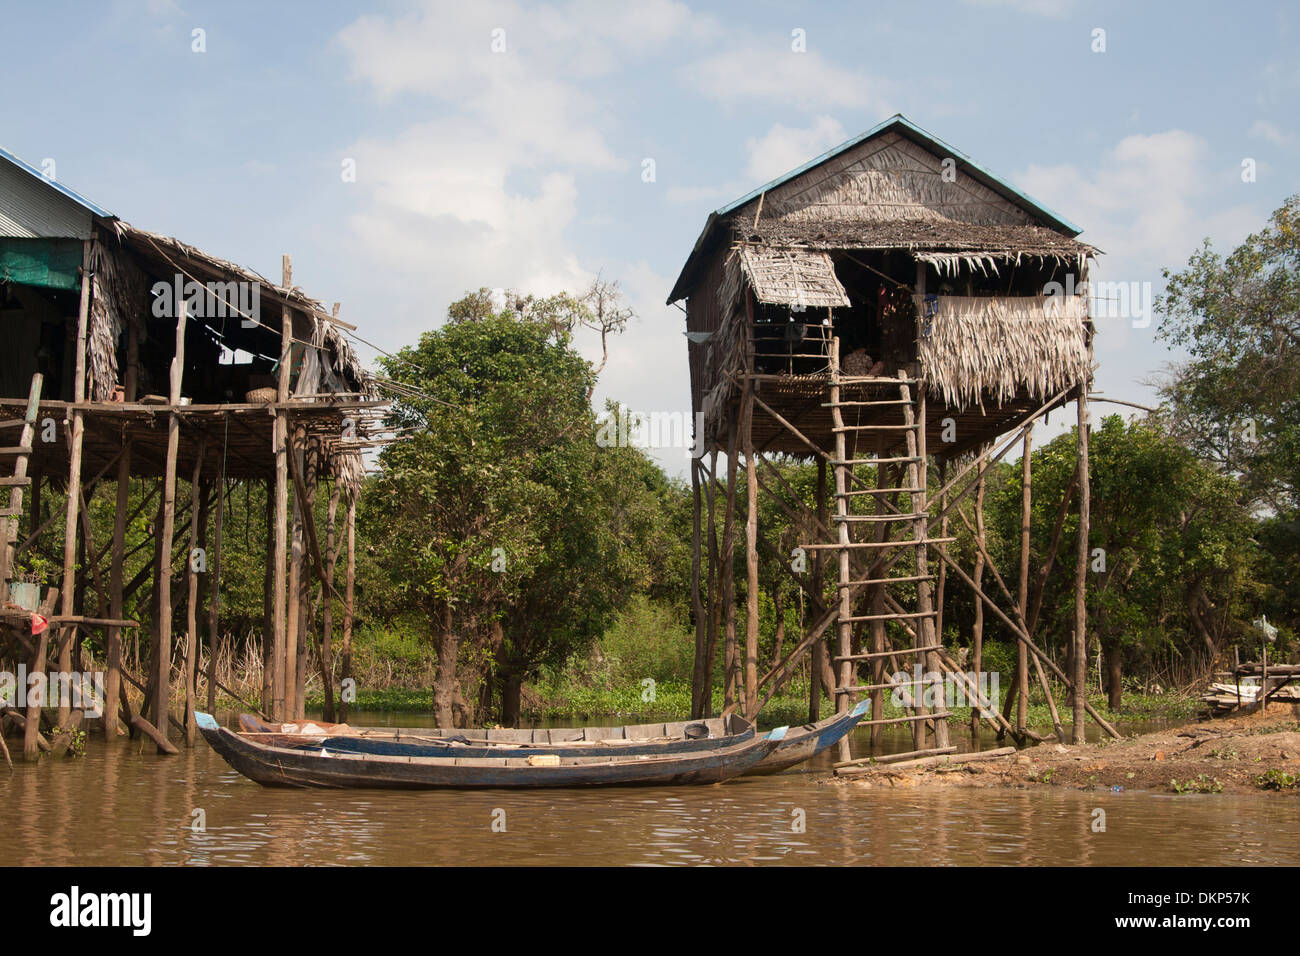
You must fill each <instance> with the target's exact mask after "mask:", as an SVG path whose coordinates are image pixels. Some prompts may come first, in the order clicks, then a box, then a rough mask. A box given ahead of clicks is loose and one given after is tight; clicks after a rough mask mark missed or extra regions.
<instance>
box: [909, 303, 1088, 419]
mask: <svg viewBox="0 0 1300 956" xmlns="http://www.w3.org/2000/svg"><path fill="white" fill-rule="evenodd" d="M926 299H927V297H926V296H922V295H917V296H913V301H914V302H915V304H916V308H917V310H918V314H920V315H921V316H922V319H921V336H920V339H919V341H918V352H919V354H918V358H919V359H920V363H921V370H922V376H923V377H924V378H925V380H926V381H927V382H928V385H929V389H930V392H931V393H932V394H934V395H936V396H937V397H939V398H941V399H942V400H943V401H944V402H945V403H947V404H948V405H951V406H953V407H955V408H966V407H968V406H970V405H976V404H978V405H980V406H981V407H983V403H984V401H986V400H988V401H992V402H993V403H994V404H1001V403H1003V402H1007V401H1010V400H1012V399H1013V398H1015V397H1016V395H1017V393H1018V392H1020V391H1022V390H1025V389H1027V390H1028V392H1029V394H1030V395H1032V396H1033V397H1035V398H1038V399H1041V400H1046V399H1047V398H1050V397H1051V396H1052V395H1054V394H1056V393H1057V392H1059V391H1061V390H1062V389H1064V388H1066V387H1068V386H1070V385H1075V384H1078V383H1080V382H1083V381H1086V380H1087V378H1088V374H1089V355H1088V342H1087V322H1088V313H1087V303H1086V300H1085V299H1084V297H1083V296H1073V295H1055V296H1043V297H1032V298H1031V297H1003V296H999V297H992V296H932V297H929V300H930V301H929V305H930V310H931V312H932V313H933V314H931V315H926V313H925V309H926V305H927V302H926Z"/></svg>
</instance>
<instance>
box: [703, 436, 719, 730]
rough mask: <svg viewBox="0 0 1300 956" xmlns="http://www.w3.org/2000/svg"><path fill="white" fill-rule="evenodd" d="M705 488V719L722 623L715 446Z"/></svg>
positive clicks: (710, 699)
mask: <svg viewBox="0 0 1300 956" xmlns="http://www.w3.org/2000/svg"><path fill="white" fill-rule="evenodd" d="M708 479H709V480H708V482H707V483H706V484H705V491H704V502H705V504H706V505H707V507H708V510H709V517H708V529H707V534H708V541H707V542H706V543H707V546H708V549H709V585H708V595H707V597H708V602H709V606H708V608H707V610H706V612H705V613H706V615H707V617H708V634H707V636H706V639H705V640H706V643H705V648H704V712H705V713H704V715H705V716H708V715H711V714H712V713H713V666H714V663H715V662H716V661H717V658H718V628H719V627H720V626H721V623H722V620H721V619H722V615H721V614H720V613H719V607H718V600H719V582H718V572H719V568H720V566H721V561H720V560H719V558H718V525H717V521H716V519H715V515H714V505H715V504H716V502H717V487H718V449H717V446H716V445H715V446H714V447H713V449H712V450H711V451H710V452H709V476H708Z"/></svg>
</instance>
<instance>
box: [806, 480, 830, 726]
mask: <svg viewBox="0 0 1300 956" xmlns="http://www.w3.org/2000/svg"><path fill="white" fill-rule="evenodd" d="M817 520H818V522H820V524H821V526H822V527H825V526H826V522H827V521H828V520H829V514H828V510H827V505H826V459H825V458H818V459H817ZM825 567H826V558H825V552H824V551H822V550H821V549H820V548H819V549H818V550H816V551H814V552H813V560H812V583H813V586H814V588H815V591H814V600H813V602H812V613H813V616H814V617H820V616H821V614H822V611H823V610H825V608H824V607H823V606H822V604H821V602H820V601H819V600H817V599H816V597H815V595H820V594H821V591H822V577H823V575H824V573H825ZM826 664H827V661H826V642H825V641H824V640H822V639H821V638H818V639H817V640H815V641H813V646H812V659H811V660H810V661H809V667H808V722H809V723H810V724H815V723H817V721H819V720H821V707H822V668H823V667H824V666H826ZM827 690H828V691H829V692H831V693H834V692H835V689H834V688H833V687H828V688H827Z"/></svg>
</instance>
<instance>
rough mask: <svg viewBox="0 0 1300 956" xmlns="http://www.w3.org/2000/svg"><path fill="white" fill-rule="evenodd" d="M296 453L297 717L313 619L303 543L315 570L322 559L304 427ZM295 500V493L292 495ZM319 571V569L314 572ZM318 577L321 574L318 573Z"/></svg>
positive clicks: (303, 702) (311, 454)
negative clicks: (299, 487)
mask: <svg viewBox="0 0 1300 956" xmlns="http://www.w3.org/2000/svg"><path fill="white" fill-rule="evenodd" d="M299 454H300V455H301V458H299V461H301V462H302V463H303V464H304V469H303V470H299V471H298V474H299V475H301V476H304V478H303V480H302V485H303V488H302V490H303V494H302V500H301V503H300V504H299V505H298V507H297V508H296V509H295V514H296V516H297V518H298V523H297V525H298V526H297V540H296V542H295V543H296V544H297V546H298V636H297V640H296V641H295V651H296V657H295V658H294V681H295V683H294V690H293V701H294V709H293V719H294V720H301V719H302V718H303V717H304V716H306V714H305V712H304V709H305V708H306V706H307V644H308V637H309V635H310V634H311V628H312V625H313V623H314V621H313V619H312V618H313V615H312V604H311V574H310V573H309V572H308V569H307V544H308V543H309V541H310V543H311V546H312V553H313V555H314V557H315V559H316V561H317V564H318V567H319V571H320V572H323V571H324V562H323V561H321V560H320V544H319V542H318V541H317V539H316V530H315V528H316V525H315V521H316V517H315V516H316V451H315V449H314V448H308V446H307V429H306V427H305V426H299ZM294 497H295V500H296V499H297V497H298V496H297V495H295V496H294ZM318 573H319V572H318ZM320 577H321V578H322V580H323V579H324V574H323V573H320Z"/></svg>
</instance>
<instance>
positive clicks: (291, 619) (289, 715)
mask: <svg viewBox="0 0 1300 956" xmlns="http://www.w3.org/2000/svg"><path fill="white" fill-rule="evenodd" d="M302 431H304V432H305V429H302ZM299 432H300V428H299V427H295V428H294V429H293V431H292V434H291V436H290V439H289V452H288V454H289V457H291V458H292V459H293V460H294V462H296V463H297V469H298V474H302V447H301V445H300V444H299ZM292 467H293V465H290V468H291V469H292ZM302 507H303V502H302V496H301V495H300V494H297V493H295V494H294V496H293V510H292V511H291V518H290V525H289V582H288V589H287V598H286V600H287V603H286V606H285V625H284V634H285V645H284V667H285V679H284V719H285V720H293V719H294V718H295V717H297V716H298V702H297V689H298V633H299V616H300V614H301V613H302V554H303V542H302V533H303V532H302Z"/></svg>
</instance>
